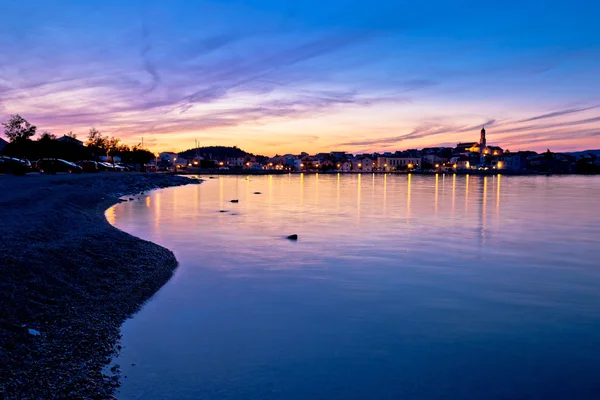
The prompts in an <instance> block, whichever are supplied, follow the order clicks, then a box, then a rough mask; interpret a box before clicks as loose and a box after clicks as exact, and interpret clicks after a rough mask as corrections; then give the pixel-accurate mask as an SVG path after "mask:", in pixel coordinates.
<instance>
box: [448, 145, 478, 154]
mask: <svg viewBox="0 0 600 400" xmlns="http://www.w3.org/2000/svg"><path fill="white" fill-rule="evenodd" d="M454 153H455V154H469V153H479V143H477V142H467V143H458V144H457V145H456V148H455V149H454Z"/></svg>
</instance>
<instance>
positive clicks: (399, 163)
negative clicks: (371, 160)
mask: <svg viewBox="0 0 600 400" xmlns="http://www.w3.org/2000/svg"><path fill="white" fill-rule="evenodd" d="M376 165H377V168H378V169H379V170H380V171H395V170H411V169H418V168H420V167H421V158H420V157H377V164H376Z"/></svg>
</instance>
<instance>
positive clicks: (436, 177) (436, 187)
mask: <svg viewBox="0 0 600 400" xmlns="http://www.w3.org/2000/svg"><path fill="white" fill-rule="evenodd" d="M439 184H440V175H439V174H435V207H434V209H435V214H436V215H437V212H438V192H439V189H438V187H439Z"/></svg>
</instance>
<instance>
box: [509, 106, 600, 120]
mask: <svg viewBox="0 0 600 400" xmlns="http://www.w3.org/2000/svg"><path fill="white" fill-rule="evenodd" d="M597 107H598V106H591V107H578V108H566V109H564V110H558V111H553V112H551V113H548V114H542V115H536V116H535V117H531V118H527V119H523V120H521V121H519V122H531V121H537V120H540V119H548V118H556V117H560V116H563V115H569V114H575V113H580V112H583V111H587V110H592V109H594V108H597Z"/></svg>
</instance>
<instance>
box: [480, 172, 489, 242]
mask: <svg viewBox="0 0 600 400" xmlns="http://www.w3.org/2000/svg"><path fill="white" fill-rule="evenodd" d="M487 181H488V177H487V176H484V177H483V193H482V195H481V215H480V216H479V217H480V218H481V243H485V223H486V219H487V215H486V212H487V210H486V206H487Z"/></svg>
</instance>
